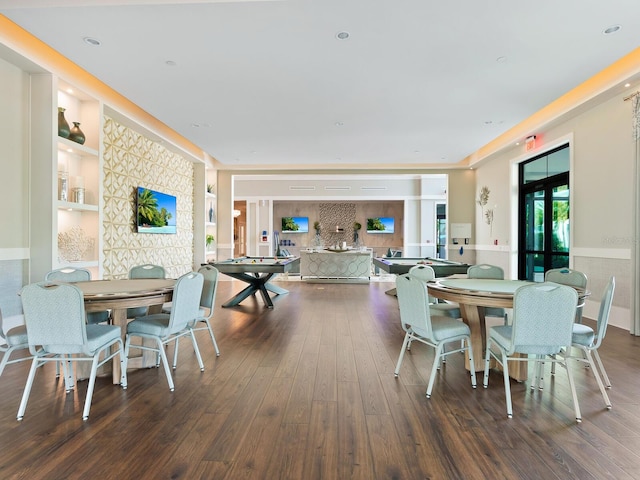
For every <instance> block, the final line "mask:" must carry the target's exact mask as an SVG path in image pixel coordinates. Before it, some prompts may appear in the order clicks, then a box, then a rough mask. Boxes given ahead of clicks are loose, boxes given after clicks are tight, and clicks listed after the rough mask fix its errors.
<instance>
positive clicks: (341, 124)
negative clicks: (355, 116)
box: [336, 122, 344, 127]
mask: <svg viewBox="0 0 640 480" xmlns="http://www.w3.org/2000/svg"><path fill="white" fill-rule="evenodd" d="M343 125H344V123H342V122H336V127H342V126H343Z"/></svg>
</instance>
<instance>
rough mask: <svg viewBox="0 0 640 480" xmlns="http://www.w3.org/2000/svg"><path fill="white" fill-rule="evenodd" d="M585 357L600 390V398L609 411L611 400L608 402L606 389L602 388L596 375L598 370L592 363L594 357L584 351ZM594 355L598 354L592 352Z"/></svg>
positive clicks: (598, 376) (602, 385)
mask: <svg viewBox="0 0 640 480" xmlns="http://www.w3.org/2000/svg"><path fill="white" fill-rule="evenodd" d="M584 353H585V356H586V357H587V361H588V362H589V365H590V366H591V370H592V371H593V376H594V377H596V383H597V384H598V388H599V389H600V393H602V398H603V399H604V404H605V406H606V407H607V410H611V400H609V395H607V389H606V388H604V384H603V383H602V379H601V378H600V374H599V373H598V370H597V369H596V366H595V364H594V362H593V357H594V355H592V353H591V351H590V350H584ZM593 353H595V354H597V353H598V352H596V351H595V350H594V352H593Z"/></svg>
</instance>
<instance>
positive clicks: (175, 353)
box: [173, 337, 180, 370]
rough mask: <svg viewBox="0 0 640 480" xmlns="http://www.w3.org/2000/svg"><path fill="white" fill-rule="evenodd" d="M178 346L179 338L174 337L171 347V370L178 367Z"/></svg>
mask: <svg viewBox="0 0 640 480" xmlns="http://www.w3.org/2000/svg"><path fill="white" fill-rule="evenodd" d="M179 345H180V337H176V339H175V342H174V346H173V369H174V370H175V369H176V367H177V366H178V346H179Z"/></svg>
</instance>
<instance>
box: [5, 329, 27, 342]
mask: <svg viewBox="0 0 640 480" xmlns="http://www.w3.org/2000/svg"><path fill="white" fill-rule="evenodd" d="M4 338H5V340H6V341H7V345H8V346H13V345H23V344H27V343H28V342H29V340H28V339H27V327H25V326H24V325H19V326H17V327H13V328H11V329H9V331H8V332H7V333H5V334H4Z"/></svg>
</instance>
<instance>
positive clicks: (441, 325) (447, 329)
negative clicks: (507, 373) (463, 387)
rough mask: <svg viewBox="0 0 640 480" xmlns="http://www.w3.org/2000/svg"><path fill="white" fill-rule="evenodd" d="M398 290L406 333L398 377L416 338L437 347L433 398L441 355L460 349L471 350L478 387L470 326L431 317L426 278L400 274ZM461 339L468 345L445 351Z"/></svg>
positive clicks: (445, 318) (474, 382)
mask: <svg viewBox="0 0 640 480" xmlns="http://www.w3.org/2000/svg"><path fill="white" fill-rule="evenodd" d="M396 289H397V294H398V303H399V305H400V322H401V324H402V328H403V330H404V331H405V332H406V333H405V336H404V342H403V343H402V349H401V350H400V356H399V357H398V363H397V365H396V369H395V372H394V374H395V376H396V377H397V376H398V374H399V373H400V367H401V365H402V360H403V358H404V354H405V351H406V350H407V346H408V345H409V343H410V342H412V341H414V340H415V341H418V342H422V343H424V344H425V345H429V346H430V347H433V348H434V349H435V353H436V355H435V358H434V360H433V367H432V369H431V375H430V376H429V384H428V386H427V398H431V391H432V389H433V383H434V381H435V377H436V373H437V370H438V368H439V367H440V361H441V358H442V357H443V356H446V355H450V354H452V353H456V352H464V351H468V352H469V357H470V368H471V372H470V373H471V385H472V387H473V388H475V387H476V373H475V367H474V364H473V350H472V347H471V332H470V330H469V327H468V326H467V325H466V324H465V323H464V322H462V321H460V320H455V319H453V318H449V317H442V316H435V315H434V316H433V317H432V316H431V314H430V310H429V293H428V291H427V284H426V283H425V282H424V281H423V280H422V279H420V278H418V277H415V276H413V275H410V274H406V275H400V276H398V277H396ZM461 340H462V341H464V343H465V344H466V346H464V347H460V348H456V349H454V350H450V351H448V352H445V351H444V346H445V344H447V343H452V342H458V343H460V341H461Z"/></svg>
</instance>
